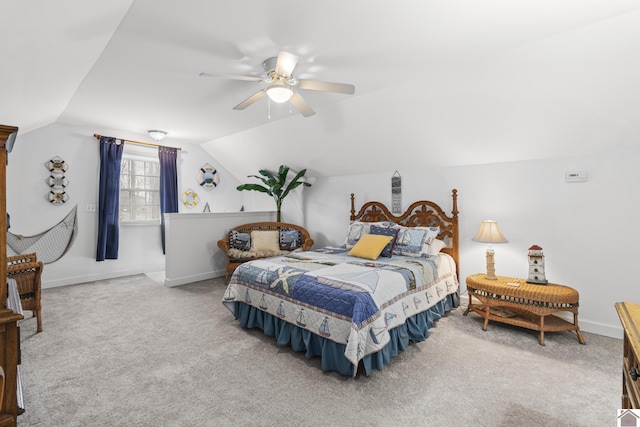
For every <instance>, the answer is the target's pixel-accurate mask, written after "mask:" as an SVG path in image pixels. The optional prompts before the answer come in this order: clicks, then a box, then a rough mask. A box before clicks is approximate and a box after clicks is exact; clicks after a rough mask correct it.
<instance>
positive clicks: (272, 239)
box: [251, 230, 280, 252]
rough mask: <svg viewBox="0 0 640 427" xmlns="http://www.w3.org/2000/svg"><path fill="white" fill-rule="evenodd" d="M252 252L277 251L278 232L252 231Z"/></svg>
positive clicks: (278, 244) (278, 246) (278, 247)
mask: <svg viewBox="0 0 640 427" xmlns="http://www.w3.org/2000/svg"><path fill="white" fill-rule="evenodd" d="M251 250H252V251H276V252H277V251H279V250H280V232H279V231H278V230H253V231H252V232H251Z"/></svg>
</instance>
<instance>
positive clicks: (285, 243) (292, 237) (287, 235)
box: [280, 230, 302, 251]
mask: <svg viewBox="0 0 640 427" xmlns="http://www.w3.org/2000/svg"><path fill="white" fill-rule="evenodd" d="M300 246H302V242H300V232H299V231H298V230H280V250H283V251H293V250H296V249H298V248H299V247H300Z"/></svg>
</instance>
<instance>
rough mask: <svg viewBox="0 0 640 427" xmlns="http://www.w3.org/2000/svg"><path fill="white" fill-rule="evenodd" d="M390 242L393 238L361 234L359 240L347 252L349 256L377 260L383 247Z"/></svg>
mask: <svg viewBox="0 0 640 427" xmlns="http://www.w3.org/2000/svg"><path fill="white" fill-rule="evenodd" d="M391 240H393V236H382V235H377V234H363V235H362V237H361V238H360V240H358V243H356V244H355V246H354V247H353V248H352V249H351V250H350V251H349V256H357V257H358V258H366V259H378V257H379V256H380V253H381V252H382V250H383V249H384V247H385V246H387V244H388V243H389V242H390V241H391Z"/></svg>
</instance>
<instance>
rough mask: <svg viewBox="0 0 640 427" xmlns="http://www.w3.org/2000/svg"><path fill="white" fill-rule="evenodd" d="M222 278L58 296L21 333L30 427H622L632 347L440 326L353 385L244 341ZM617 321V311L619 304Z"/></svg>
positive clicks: (252, 339) (47, 296)
mask: <svg viewBox="0 0 640 427" xmlns="http://www.w3.org/2000/svg"><path fill="white" fill-rule="evenodd" d="M224 288H225V286H224V283H223V281H222V280H221V279H215V280H210V281H204V282H198V283H193V284H188V285H184V286H180V287H176V288H167V287H165V286H163V285H162V284H160V283H158V282H156V281H154V280H152V279H150V278H149V277H147V276H145V275H139V276H132V277H125V278H119V279H114V280H107V281H101V282H94V283H88V284H82V285H75V286H68V287H61V288H53V289H45V290H43V295H42V305H43V326H44V331H43V332H42V333H39V334H36V332H35V329H36V325H35V323H36V322H35V320H34V319H26V320H24V321H22V322H21V333H22V335H21V346H22V365H21V372H22V382H23V388H24V397H25V406H26V412H25V413H24V414H23V415H21V416H20V417H19V418H18V425H19V426H83V427H84V426H303V425H306V426H399V425H406V426H445V425H462V426H499V427H507V426H509V427H510V426H514V425H517V426H554V427H558V426H581V427H584V426H598V427H600V426H609V425H610V426H613V425H616V409H617V408H618V407H619V405H620V392H621V385H620V380H621V353H622V341H621V340H617V339H613V338H607V337H602V336H598V335H593V334H589V333H585V334H584V335H585V339H586V341H587V345H580V344H579V343H578V340H577V339H576V337H575V335H573V334H572V333H570V332H561V333H549V334H547V335H546V340H545V341H546V346H540V345H539V344H538V337H537V333H535V332H533V331H527V330H523V329H519V328H514V327H509V326H506V325H498V324H490V325H489V329H488V330H487V331H482V329H481V326H482V323H481V319H480V318H479V317H478V316H477V315H475V314H470V315H469V316H467V317H465V316H462V310H461V309H457V310H455V311H453V312H451V313H450V314H449V315H448V316H446V317H444V318H442V319H440V320H439V321H438V322H437V326H436V327H434V328H433V329H431V335H430V337H429V339H428V340H426V341H425V342H423V343H420V344H417V345H411V346H409V348H408V349H407V351H405V352H403V353H402V354H401V355H400V356H398V357H396V358H394V360H393V361H392V363H391V365H389V366H387V367H386V368H385V369H384V370H382V371H374V372H373V374H372V375H371V376H369V377H364V376H362V377H358V378H356V379H351V378H345V377H342V376H340V375H338V374H336V373H326V372H323V371H322V370H321V369H320V363H319V360H318V359H311V360H307V359H305V358H304V356H303V354H301V353H294V352H293V351H292V350H291V349H290V348H288V347H279V346H278V345H277V344H276V343H275V341H274V340H273V339H272V338H270V337H265V336H264V335H263V334H262V332H260V331H255V330H252V331H247V330H242V329H241V328H240V327H239V326H238V324H237V322H236V321H234V319H233V316H232V315H231V313H230V312H229V311H228V310H227V309H226V308H225V307H224V306H223V305H222V304H221V300H222V295H223V293H224ZM611 309H612V310H613V309H614V308H613V307H611Z"/></svg>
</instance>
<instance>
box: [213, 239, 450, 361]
mask: <svg viewBox="0 0 640 427" xmlns="http://www.w3.org/2000/svg"><path fill="white" fill-rule="evenodd" d="M347 252H348V250H345V249H342V248H332V247H328V248H323V249H319V250H315V251H308V252H297V253H291V254H289V255H287V256H279V257H275V258H267V259H263V260H257V261H250V262H246V263H244V264H242V265H241V266H240V267H238V268H237V269H236V270H235V272H234V273H233V275H232V277H231V280H230V282H229V285H228V287H227V290H226V291H225V295H224V297H223V304H224V305H225V306H226V307H227V308H228V309H229V310H230V311H231V313H234V314H235V305H236V303H237V302H238V301H241V302H244V303H246V304H249V305H251V306H254V307H257V308H259V309H260V310H263V311H265V312H267V313H269V314H271V315H274V316H277V317H279V318H281V319H283V320H285V321H287V322H289V323H291V324H294V325H296V326H298V327H300V328H304V329H307V330H309V331H311V332H312V333H314V334H316V335H319V336H321V337H324V338H327V339H330V340H332V341H335V342H337V343H340V344H345V346H346V349H345V357H346V359H347V360H349V361H350V362H351V363H352V364H353V365H354V366H357V365H358V362H359V361H360V360H361V359H362V358H363V357H364V356H366V355H368V354H371V353H375V352H377V351H379V350H380V349H382V348H384V346H386V345H387V343H388V342H389V339H390V336H389V330H391V329H393V328H395V327H397V326H399V325H401V324H403V323H404V322H405V321H406V319H407V318H408V317H411V316H413V315H415V314H417V313H420V312H423V311H426V310H428V309H429V308H431V307H433V306H434V305H435V304H436V303H437V302H439V301H441V300H442V299H444V298H445V297H446V296H447V295H449V294H452V293H455V292H456V291H457V290H458V280H457V278H456V274H455V272H456V266H455V262H454V260H453V258H451V257H450V256H449V255H447V254H445V253H441V254H439V255H438V256H436V257H433V258H412V257H404V256H396V255H394V256H393V257H392V258H384V259H379V260H376V261H369V260H364V259H360V258H354V257H350V256H347V254H346V253H347Z"/></svg>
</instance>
